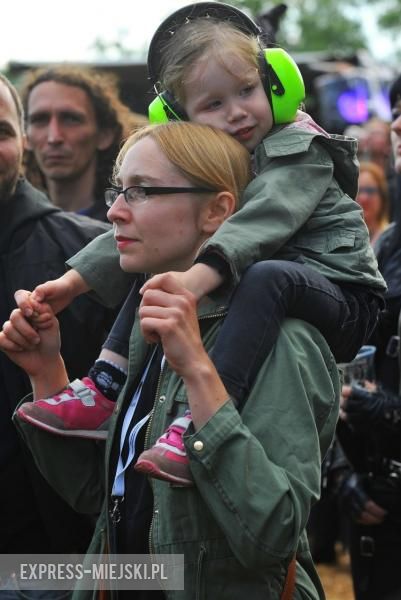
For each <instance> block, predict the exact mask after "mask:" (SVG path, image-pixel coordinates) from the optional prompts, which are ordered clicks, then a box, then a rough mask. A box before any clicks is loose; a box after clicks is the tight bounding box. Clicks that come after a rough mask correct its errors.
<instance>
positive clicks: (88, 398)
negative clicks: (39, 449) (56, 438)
mask: <svg viewBox="0 0 401 600" xmlns="http://www.w3.org/2000/svg"><path fill="white" fill-rule="evenodd" d="M114 406H115V403H114V402H112V401H111V400H108V399H107V398H106V397H105V396H103V394H102V393H101V392H99V390H98V389H97V388H96V386H95V384H94V383H93V381H92V380H91V379H89V377H84V378H83V379H82V380H80V379H75V381H73V382H72V383H70V384H69V385H68V386H67V387H66V388H65V390H63V391H62V392H60V393H59V394H56V395H55V396H53V397H52V398H44V399H43V400H36V401H35V402H26V403H25V404H23V405H22V406H21V407H20V408H19V409H18V410H17V415H18V416H19V418H20V419H22V420H23V421H26V422H27V423H31V424H32V425H36V426H37V427H39V428H40V429H45V430H46V431H50V432H51V433H55V434H57V435H65V436H71V437H82V438H89V439H94V440H104V439H106V438H107V429H108V422H109V419H110V417H111V415H112V413H113V410H114Z"/></svg>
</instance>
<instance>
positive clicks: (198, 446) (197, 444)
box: [194, 440, 203, 452]
mask: <svg viewBox="0 0 401 600" xmlns="http://www.w3.org/2000/svg"><path fill="white" fill-rule="evenodd" d="M194 450H196V451H197V452H200V451H201V450H203V442H201V441H200V440H196V442H194Z"/></svg>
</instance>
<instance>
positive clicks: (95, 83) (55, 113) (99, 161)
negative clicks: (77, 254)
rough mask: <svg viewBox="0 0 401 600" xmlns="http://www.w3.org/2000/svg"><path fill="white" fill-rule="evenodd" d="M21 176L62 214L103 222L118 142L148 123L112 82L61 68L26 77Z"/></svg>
mask: <svg viewBox="0 0 401 600" xmlns="http://www.w3.org/2000/svg"><path fill="white" fill-rule="evenodd" d="M21 97H22V100H23V105H24V109H25V113H26V121H27V151H26V159H25V174H26V177H27V179H28V180H29V181H30V182H31V183H33V185H35V186H37V187H38V188H40V189H42V190H44V191H46V192H47V194H48V195H49V196H50V199H51V200H52V202H53V203H54V204H55V205H56V206H59V207H60V208H62V209H63V210H66V211H74V212H79V213H81V214H85V215H88V216H90V217H93V218H97V219H101V220H106V207H105V204H104V190H105V188H106V187H107V186H108V184H109V183H110V175H111V172H112V167H113V163H114V161H115V158H116V156H117V153H118V151H119V149H120V146H121V143H122V141H123V140H124V139H125V138H126V137H127V136H128V134H129V133H130V132H131V131H133V130H135V128H137V127H138V126H140V125H143V124H145V123H146V122H147V120H146V119H145V117H143V116H142V115H137V114H133V113H131V112H130V110H129V108H128V107H126V106H125V105H124V104H122V102H121V101H120V100H119V98H118V93H117V87H116V84H115V81H114V80H113V79H112V78H111V77H110V76H106V75H104V74H100V73H98V72H96V71H94V70H89V69H85V68H83V67H78V66H73V65H61V66H55V67H49V68H44V69H39V70H36V71H34V72H32V73H30V74H28V77H27V80H26V81H25V84H24V86H23V88H22V90H21Z"/></svg>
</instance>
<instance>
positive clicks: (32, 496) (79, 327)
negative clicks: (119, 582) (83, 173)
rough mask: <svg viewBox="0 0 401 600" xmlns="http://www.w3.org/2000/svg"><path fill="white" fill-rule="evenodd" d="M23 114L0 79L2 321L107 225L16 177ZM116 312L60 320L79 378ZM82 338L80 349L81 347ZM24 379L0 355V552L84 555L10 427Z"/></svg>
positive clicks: (90, 307)
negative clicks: (23, 292) (22, 294)
mask: <svg viewBox="0 0 401 600" xmlns="http://www.w3.org/2000/svg"><path fill="white" fill-rule="evenodd" d="M23 123H24V118H23V109H22V105H21V102H20V99H19V97H18V94H17V92H16V90H15V88H14V87H13V86H12V84H11V83H10V82H9V81H8V79H7V78H6V77H5V76H3V75H0V210H1V217H0V260H1V262H0V265H1V266H0V290H1V292H0V318H1V322H2V323H3V322H4V321H5V320H6V319H7V318H8V315H9V314H10V311H11V310H12V309H13V308H14V307H15V301H14V293H15V291H16V290H18V289H19V288H26V289H33V288H34V287H35V285H37V284H38V283H40V282H42V281H44V280H46V279H49V278H53V277H57V276H60V275H62V273H63V272H64V271H65V261H66V260H67V259H68V258H69V257H70V256H72V255H73V254H74V253H76V252H77V251H78V250H79V249H81V248H82V247H83V246H85V245H86V244H87V243H88V242H89V241H90V240H92V239H93V238H95V237H96V236H97V235H99V234H101V233H104V232H106V231H107V230H108V228H109V226H108V225H107V224H105V223H102V222H100V221H95V220H93V219H89V218H88V217H84V216H78V215H75V214H73V213H66V212H63V211H62V210H61V209H60V208H57V207H56V206H54V205H53V204H52V203H51V202H50V201H49V200H48V198H47V197H46V196H45V195H44V194H42V193H41V192H39V191H38V190H37V189H35V188H34V187H33V186H32V185H31V184H30V183H28V182H27V181H26V179H24V178H23V177H21V175H20V174H21V171H22V169H21V166H22V157H23V149H24V143H25V139H24V130H23ZM113 317H114V312H113V313H112V312H111V311H110V310H109V309H107V310H106V309H105V308H103V307H102V306H100V305H99V304H97V303H96V302H95V301H94V300H91V299H89V298H88V297H84V296H81V297H80V298H79V299H78V300H77V301H76V302H74V303H72V304H71V305H70V306H69V307H68V308H67V309H66V310H64V311H63V312H62V314H61V315H60V323H61V327H62V330H63V345H64V356H65V359H66V362H68V363H69V365H70V366H69V368H70V369H71V372H74V373H75V374H76V375H80V374H81V375H82V374H83V373H85V372H86V371H87V369H88V367H89V366H90V365H91V363H92V362H93V360H94V358H95V357H96V356H97V353H98V352H99V348H100V345H101V343H102V341H103V339H104V337H105V336H106V334H107V330H108V328H109V324H110V323H111V322H112V319H113ZM84 340H85V343H84ZM29 391H30V384H29V380H28V378H27V377H26V375H25V373H24V372H23V371H22V370H21V369H19V368H18V367H16V365H15V364H14V363H12V362H11V361H10V360H9V359H8V358H7V356H6V355H5V354H3V353H1V354H0V399H1V402H0V488H1V490H2V493H1V495H0V553H1V554H8V553H12V554H17V553H22V552H24V553H26V552H30V553H40V552H48V553H50V552H82V551H84V550H85V548H86V545H87V542H88V540H89V539H90V536H91V532H92V524H91V523H90V522H89V520H88V518H87V517H82V516H81V515H78V514H77V513H76V512H75V511H73V510H72V509H71V508H69V507H68V505H67V504H66V503H65V502H64V501H62V500H61V498H60V497H59V496H58V495H57V494H56V493H55V492H53V490H52V489H51V488H50V487H49V486H48V484H47V483H46V482H45V480H44V479H43V478H42V476H41V475H40V473H39V471H38V470H37V469H36V467H35V465H34V462H33V459H32V458H31V456H30V454H29V453H28V452H26V451H25V450H24V449H23V447H22V444H21V443H20V440H19V438H18V435H17V432H16V430H15V428H14V425H13V424H12V421H11V416H12V414H13V411H14V409H15V407H16V404H17V402H18V400H19V399H20V398H21V396H23V395H24V394H27V393H29Z"/></svg>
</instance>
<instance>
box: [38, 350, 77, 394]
mask: <svg viewBox="0 0 401 600" xmlns="http://www.w3.org/2000/svg"><path fill="white" fill-rule="evenodd" d="M29 379H30V381H31V386H32V392H33V399H34V400H40V399H41V398H49V397H50V396H54V395H55V394H57V393H58V392H60V390H63V389H64V388H65V387H67V385H68V383H69V380H68V374H67V371H66V369H65V365H64V361H63V358H62V356H61V354H59V355H58V356H57V358H55V359H54V360H52V361H51V362H47V363H46V368H45V369H43V371H42V372H41V373H37V374H35V375H30V377H29Z"/></svg>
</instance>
